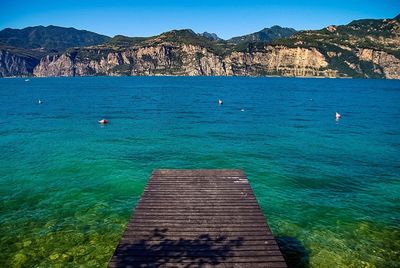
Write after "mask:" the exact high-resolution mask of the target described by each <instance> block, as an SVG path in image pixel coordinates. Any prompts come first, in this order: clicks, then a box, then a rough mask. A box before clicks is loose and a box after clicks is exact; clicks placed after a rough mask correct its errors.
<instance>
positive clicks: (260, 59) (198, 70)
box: [34, 44, 337, 77]
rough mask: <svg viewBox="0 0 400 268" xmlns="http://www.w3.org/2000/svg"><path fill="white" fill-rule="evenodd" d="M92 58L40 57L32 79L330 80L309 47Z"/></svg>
mask: <svg viewBox="0 0 400 268" xmlns="http://www.w3.org/2000/svg"><path fill="white" fill-rule="evenodd" d="M98 55H101V56H99V57H96V59H91V58H84V57H81V56H79V54H78V55H76V54H74V53H65V54H62V55H58V56H46V57H44V58H43V59H42V60H41V61H40V64H39V65H38V66H37V67H36V68H35V69H34V75H36V76H90V75H189V76H197V75H216V76H228V75H241V76H260V75H283V76H322V77H335V76H336V75H337V73H336V71H334V70H331V69H329V66H328V62H327V60H326V59H325V57H324V55H322V54H321V53H320V52H319V51H318V50H316V49H315V48H312V49H306V48H287V47H283V46H268V47H266V48H265V49H264V50H262V51H257V52H232V53H230V54H228V55H224V56H221V55H217V54H215V53H212V52H210V51H208V50H207V49H206V48H203V47H200V46H195V45H186V44H184V45H174V44H160V45H157V46H151V47H140V48H129V49H126V50H123V51H111V52H108V53H106V54H104V53H103V52H101V51H100V52H99V53H98Z"/></svg>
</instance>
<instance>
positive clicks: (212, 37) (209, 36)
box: [198, 32, 222, 41]
mask: <svg viewBox="0 0 400 268" xmlns="http://www.w3.org/2000/svg"><path fill="white" fill-rule="evenodd" d="M198 35H200V36H204V37H205V38H207V39H210V40H211V41H218V40H222V39H221V38H219V37H218V35H216V34H215V33H208V32H204V33H199V34H198Z"/></svg>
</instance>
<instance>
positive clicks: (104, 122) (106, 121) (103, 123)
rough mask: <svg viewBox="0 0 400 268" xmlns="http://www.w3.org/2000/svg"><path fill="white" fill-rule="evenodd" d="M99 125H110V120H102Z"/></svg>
mask: <svg viewBox="0 0 400 268" xmlns="http://www.w3.org/2000/svg"><path fill="white" fill-rule="evenodd" d="M99 124H102V125H105V124H108V120H107V119H101V120H99Z"/></svg>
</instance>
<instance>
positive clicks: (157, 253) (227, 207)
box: [109, 170, 287, 268]
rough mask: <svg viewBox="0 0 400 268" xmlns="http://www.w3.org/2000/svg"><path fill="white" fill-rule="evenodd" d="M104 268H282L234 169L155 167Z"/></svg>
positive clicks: (250, 194) (272, 240)
mask: <svg viewBox="0 0 400 268" xmlns="http://www.w3.org/2000/svg"><path fill="white" fill-rule="evenodd" d="M109 267H249V268H253V267H287V266H286V263H285V260H284V258H283V256H282V254H281V252H280V250H279V247H278V245H277V243H276V241H275V238H274V237H273V235H272V233H271V231H270V229H269V227H268V225H267V223H266V221H265V218H264V216H263V214H262V212H261V210H260V207H259V205H258V203H257V201H256V199H255V197H254V194H253V191H252V189H251V187H250V184H249V182H248V180H247V178H246V176H245V175H244V174H243V172H242V171H240V170H155V171H154V172H153V173H152V175H151V178H150V180H149V182H148V183H147V186H146V188H145V190H144V193H143V195H142V197H141V199H140V201H139V203H138V205H137V207H136V209H135V211H134V215H133V216H132V218H131V219H130V221H129V223H128V225H127V226H126V229H125V232H124V234H123V236H122V239H121V241H120V242H119V245H118V246H117V248H116V250H115V252H114V255H113V257H112V258H111V260H110V262H109Z"/></svg>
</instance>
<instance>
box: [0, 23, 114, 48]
mask: <svg viewBox="0 0 400 268" xmlns="http://www.w3.org/2000/svg"><path fill="white" fill-rule="evenodd" d="M109 39H110V37H108V36H105V35H100V34H96V33H93V32H89V31H85V30H77V29H75V28H64V27H58V26H52V25H51V26H47V27H44V26H35V27H27V28H24V29H22V30H19V29H11V28H6V29H4V30H2V31H0V44H2V45H7V46H11V47H17V48H26V49H43V50H50V51H53V50H55V51H63V50H65V49H67V48H70V47H83V46H93V45H99V44H102V43H104V42H106V41H107V40H109Z"/></svg>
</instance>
